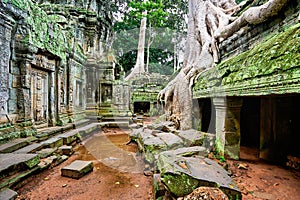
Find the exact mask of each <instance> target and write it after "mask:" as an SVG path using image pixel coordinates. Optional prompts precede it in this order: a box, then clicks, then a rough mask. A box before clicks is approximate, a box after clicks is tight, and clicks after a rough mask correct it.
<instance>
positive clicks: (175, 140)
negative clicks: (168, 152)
mask: <svg viewBox="0 0 300 200" xmlns="http://www.w3.org/2000/svg"><path fill="white" fill-rule="evenodd" d="M156 136H157V137H159V138H160V139H161V140H162V141H164V142H165V143H166V144H167V147H168V149H175V148H179V147H182V146H183V140H182V139H181V138H180V137H178V136H176V135H174V134H173V133H158V134H156Z"/></svg>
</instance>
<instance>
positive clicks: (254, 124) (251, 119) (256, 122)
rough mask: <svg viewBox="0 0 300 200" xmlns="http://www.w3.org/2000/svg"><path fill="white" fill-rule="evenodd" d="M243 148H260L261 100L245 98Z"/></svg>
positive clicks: (241, 125)
mask: <svg viewBox="0 0 300 200" xmlns="http://www.w3.org/2000/svg"><path fill="white" fill-rule="evenodd" d="M240 128H241V146H247V147H255V148H259V143H260V141H259V135H260V98H259V97H257V98H244V99H243V106H242V109H241V119H240Z"/></svg>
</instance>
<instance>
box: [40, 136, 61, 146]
mask: <svg viewBox="0 0 300 200" xmlns="http://www.w3.org/2000/svg"><path fill="white" fill-rule="evenodd" d="M41 144H43V145H44V147H45V148H55V147H60V146H62V145H63V138H59V137H52V138H50V139H48V140H46V141H43V142H41Z"/></svg>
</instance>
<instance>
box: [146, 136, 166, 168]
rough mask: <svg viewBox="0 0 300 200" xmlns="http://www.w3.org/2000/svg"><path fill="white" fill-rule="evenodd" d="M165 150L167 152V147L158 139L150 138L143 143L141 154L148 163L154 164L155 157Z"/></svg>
mask: <svg viewBox="0 0 300 200" xmlns="http://www.w3.org/2000/svg"><path fill="white" fill-rule="evenodd" d="M165 150H167V145H166V143H165V142H164V141H162V140H161V139H160V138H159V137H154V136H152V137H149V138H146V139H145V140H144V141H143V152H144V155H145V159H146V160H147V161H148V162H149V163H154V161H155V156H156V155H157V154H159V153H160V152H162V151H165Z"/></svg>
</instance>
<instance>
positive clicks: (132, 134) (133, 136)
mask: <svg viewBox="0 0 300 200" xmlns="http://www.w3.org/2000/svg"><path fill="white" fill-rule="evenodd" d="M143 131H144V128H138V129H134V130H133V131H131V132H130V134H129V136H130V138H131V139H132V140H135V141H136V140H137V139H138V138H139V136H140V133H141V132H143Z"/></svg>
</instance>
